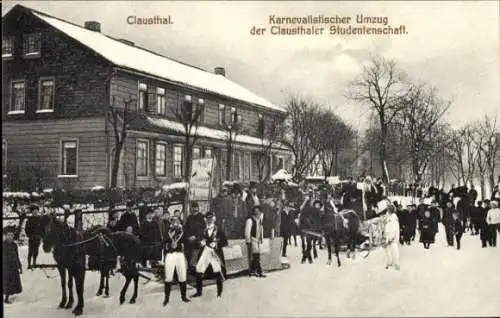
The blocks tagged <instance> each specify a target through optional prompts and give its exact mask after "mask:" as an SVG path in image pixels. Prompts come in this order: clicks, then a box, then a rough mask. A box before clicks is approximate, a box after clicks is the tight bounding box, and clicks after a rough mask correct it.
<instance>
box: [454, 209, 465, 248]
mask: <svg viewBox="0 0 500 318" xmlns="http://www.w3.org/2000/svg"><path fill="white" fill-rule="evenodd" d="M453 233H454V234H455V238H456V240H457V250H459V249H460V239H462V234H463V233H464V228H463V225H462V222H461V221H460V219H459V218H458V212H455V213H453Z"/></svg>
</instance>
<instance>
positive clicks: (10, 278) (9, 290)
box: [2, 226, 23, 304]
mask: <svg viewBox="0 0 500 318" xmlns="http://www.w3.org/2000/svg"><path fill="white" fill-rule="evenodd" d="M3 232H4V235H5V238H4V240H3V243H2V249H3V294H4V295H5V300H4V302H5V303H6V304H10V303H11V302H10V300H9V297H10V296H11V295H15V294H20V293H21V292H22V291H23V287H22V285H21V275H20V274H22V272H23V270H22V267H21V261H20V260H19V252H18V249H17V245H16V243H15V242H14V235H15V232H16V228H15V226H7V227H5V228H4V230H3Z"/></svg>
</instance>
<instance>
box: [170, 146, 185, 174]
mask: <svg viewBox="0 0 500 318" xmlns="http://www.w3.org/2000/svg"><path fill="white" fill-rule="evenodd" d="M176 147H180V148H181V149H182V151H181V175H180V176H176V175H175V148H176ZM184 151H186V150H185V149H184V145H182V144H174V145H172V177H173V178H182V177H184V172H185V171H184V170H185V169H184V165H185V164H186V163H185V162H184Z"/></svg>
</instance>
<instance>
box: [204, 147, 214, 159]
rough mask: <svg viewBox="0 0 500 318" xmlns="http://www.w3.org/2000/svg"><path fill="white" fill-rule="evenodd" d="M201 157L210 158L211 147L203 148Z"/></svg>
mask: <svg viewBox="0 0 500 318" xmlns="http://www.w3.org/2000/svg"><path fill="white" fill-rule="evenodd" d="M203 158H212V148H205V152H204V154H203Z"/></svg>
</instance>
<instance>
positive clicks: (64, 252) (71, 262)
mask: <svg viewBox="0 0 500 318" xmlns="http://www.w3.org/2000/svg"><path fill="white" fill-rule="evenodd" d="M41 226H42V228H43V237H42V240H43V245H42V248H43V250H44V252H45V253H50V252H51V251H52V255H53V256H54V260H55V261H56V266H57V270H58V271H59V276H60V278H61V293H62V298H61V301H60V303H59V306H58V308H65V309H71V308H72V307H73V302H74V298H73V280H74V282H75V287H76V295H77V305H76V307H75V308H74V309H73V311H72V313H73V314H74V315H75V316H80V315H82V314H83V305H84V302H83V289H84V284H85V270H86V268H85V251H84V247H83V245H84V244H85V242H84V240H83V236H82V233H78V232H77V231H76V230H75V229H74V228H72V227H70V226H69V225H68V224H66V223H64V222H62V221H60V220H57V219H56V218H55V216H52V215H43V216H42V218H41ZM66 274H67V277H68V280H67V284H68V293H69V298H68V297H67V294H66Z"/></svg>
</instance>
